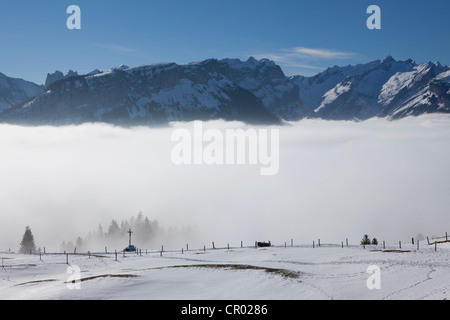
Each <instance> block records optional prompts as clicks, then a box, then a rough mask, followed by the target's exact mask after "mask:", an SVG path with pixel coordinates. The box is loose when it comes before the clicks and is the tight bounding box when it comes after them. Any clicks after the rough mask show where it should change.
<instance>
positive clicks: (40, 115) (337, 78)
mask: <svg viewBox="0 0 450 320" xmlns="http://www.w3.org/2000/svg"><path fill="white" fill-rule="evenodd" d="M425 113H450V68H449V67H448V66H442V65H441V64H440V63H439V62H435V63H431V62H429V63H422V64H417V63H416V62H414V61H413V60H411V59H409V60H406V61H396V60H394V59H393V58H392V57H391V56H388V57H386V58H385V59H382V60H376V61H372V62H369V63H367V64H359V65H353V66H351V65H349V66H345V67H338V66H334V67H332V68H328V69H326V70H325V71H323V72H321V73H319V74H317V75H315V76H312V77H303V76H293V77H288V76H286V75H285V74H284V73H283V71H282V69H281V67H280V66H279V65H277V64H276V63H275V62H273V61H271V60H268V59H262V60H256V59H255V58H253V57H250V58H249V59H248V60H247V61H241V60H239V59H223V60H216V59H209V60H204V61H199V62H193V63H189V64H185V65H178V64H175V63H158V64H149V65H143V66H138V67H128V66H124V65H121V66H118V67H115V68H112V69H110V70H108V71H106V72H102V71H99V70H94V71H93V72H90V73H89V74H86V75H79V74H78V73H77V72H74V71H69V73H68V74H66V75H64V74H63V73H62V72H60V71H56V72H55V73H52V74H48V75H47V80H46V82H45V85H38V84H34V83H32V82H29V81H25V80H22V79H13V78H9V77H7V76H5V75H3V74H1V73H0V122H2V123H12V124H22V125H67V124H81V123H85V122H106V123H111V124H114V125H123V126H132V125H149V126H151V125H162V124H167V123H168V122H171V121H189V120H209V119H224V120H239V121H243V122H247V123H253V124H276V123H281V122H283V121H297V120H300V119H304V118H320V119H326V120H366V119H369V118H372V117H386V118H389V119H400V118H403V117H406V116H418V115H421V114H425Z"/></svg>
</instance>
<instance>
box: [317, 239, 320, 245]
mask: <svg viewBox="0 0 450 320" xmlns="http://www.w3.org/2000/svg"><path fill="white" fill-rule="evenodd" d="M317 245H318V246H319V247H320V239H319V240H318V241H317Z"/></svg>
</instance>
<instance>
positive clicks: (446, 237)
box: [445, 232, 448, 242]
mask: <svg viewBox="0 0 450 320" xmlns="http://www.w3.org/2000/svg"><path fill="white" fill-rule="evenodd" d="M445 242H448V235H447V232H446V233H445Z"/></svg>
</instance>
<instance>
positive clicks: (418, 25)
mask: <svg viewBox="0 0 450 320" xmlns="http://www.w3.org/2000/svg"><path fill="white" fill-rule="evenodd" d="M72 4H75V5H78V6H79V7H80V8H81V27H82V29H81V30H68V29H67V27H66V20H67V18H68V17H69V15H68V14H67V13H66V9H67V7H68V6H69V5H72ZM373 4H375V5H378V6H379V7H380V8H381V18H382V29H381V30H368V29H367V27H366V20H367V18H368V17H369V15H368V14H367V13H366V10H367V7H368V6H370V5H373ZM449 15H450V1H448V0H432V1H418V0H408V1H406V0H395V1H392V0H340V1H337V0H315V1H311V0H308V1H305V0H295V1H294V0H291V1H286V0H277V1H273V0H258V1H255V0H240V1H238V0H220V1H218V0H191V1H187V0H129V1H117V0H109V1H105V0H95V1H93V0H71V1H66V0H58V1H55V0H40V1H31V0H16V1H6V0H0V44H1V49H0V72H2V73H4V74H6V75H8V76H11V77H20V78H24V79H27V80H31V81H34V82H37V83H43V82H44V81H45V77H46V75H47V73H48V72H53V71H55V70H61V71H63V72H65V73H66V72H67V71H68V70H69V69H72V70H76V71H78V72H79V73H87V72H90V71H92V70H94V69H100V70H102V71H105V70H108V69H110V68H111V67H114V66H117V65H120V64H126V65H129V66H137V65H142V64H148V63H154V62H176V63H180V64H183V63H188V62H191V61H198V60H203V59H208V58H218V59H220V58H240V59H247V58H248V57H249V56H254V57H256V58H263V57H266V58H270V59H272V60H275V61H276V62H277V63H278V64H280V65H281V66H282V68H283V70H284V71H285V73H286V74H287V75H293V74H301V75H314V74H316V73H318V72H320V71H322V70H324V68H326V67H331V66H333V65H348V64H356V63H366V62H369V61H372V60H376V59H382V58H384V57H385V56H387V55H389V54H391V55H392V56H393V57H394V58H395V59H397V60H406V59H408V58H412V59H414V60H416V61H417V62H428V61H440V62H441V63H442V64H450V54H449V53H450V41H449V40H448V39H449V31H450V19H449V18H448V17H449Z"/></svg>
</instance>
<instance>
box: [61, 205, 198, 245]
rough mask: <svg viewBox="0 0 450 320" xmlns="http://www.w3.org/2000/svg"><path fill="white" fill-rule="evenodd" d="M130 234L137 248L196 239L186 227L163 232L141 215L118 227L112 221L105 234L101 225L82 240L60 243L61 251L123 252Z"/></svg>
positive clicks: (155, 223)
mask: <svg viewBox="0 0 450 320" xmlns="http://www.w3.org/2000/svg"><path fill="white" fill-rule="evenodd" d="M130 229H131V230H132V231H133V234H132V242H133V244H135V245H136V246H138V247H140V248H152V247H155V246H160V245H161V244H170V242H177V241H178V243H180V241H186V239H188V238H192V237H193V236H195V232H194V231H193V230H192V229H191V228H189V227H183V228H181V229H178V228H173V227H172V228H169V229H167V230H165V229H164V228H162V227H161V226H160V225H159V223H158V221H157V220H150V219H149V218H148V217H146V216H145V217H144V215H143V214H142V212H140V213H139V214H138V215H137V216H136V217H131V218H130V219H129V220H123V221H121V222H120V223H119V222H118V221H116V220H114V219H113V220H111V222H110V223H109V226H108V227H107V229H106V230H105V229H104V228H103V226H102V225H101V224H99V225H98V227H97V229H96V230H95V231H91V232H89V233H88V234H87V236H85V237H84V238H83V237H81V236H79V237H77V239H76V241H75V242H72V241H63V243H62V244H61V250H62V251H66V252H73V251H74V250H75V249H76V250H77V252H85V251H89V250H90V251H95V250H102V249H104V247H108V248H110V249H111V250H114V249H117V250H122V249H124V248H125V247H126V246H127V245H128V230H130Z"/></svg>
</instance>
